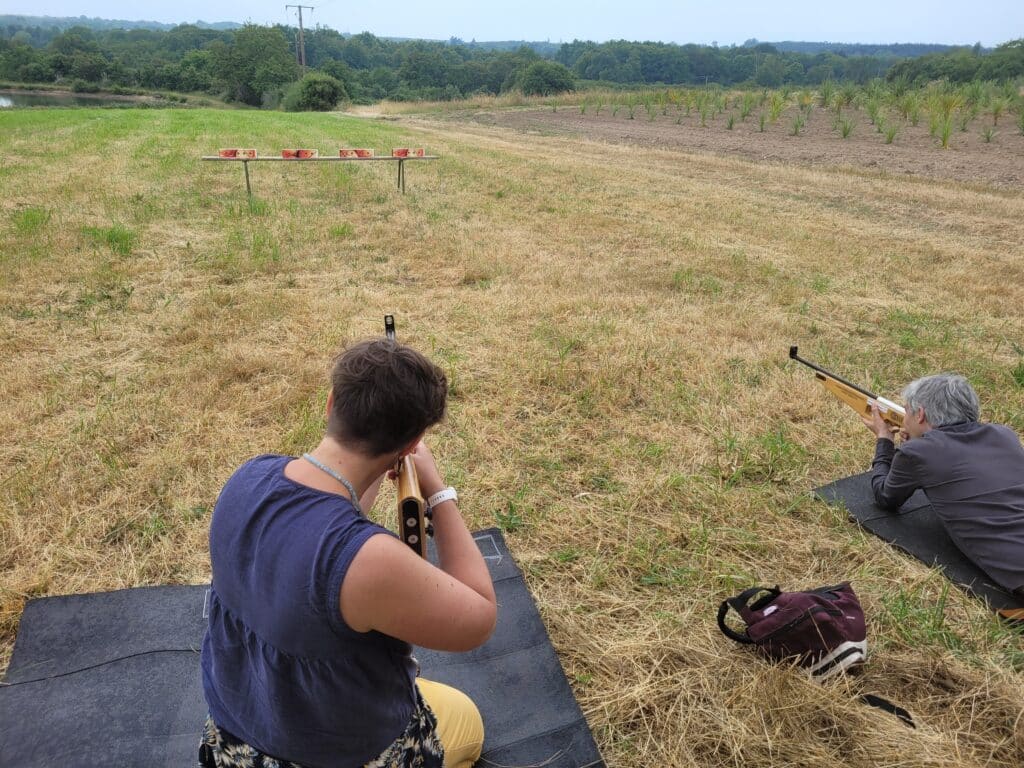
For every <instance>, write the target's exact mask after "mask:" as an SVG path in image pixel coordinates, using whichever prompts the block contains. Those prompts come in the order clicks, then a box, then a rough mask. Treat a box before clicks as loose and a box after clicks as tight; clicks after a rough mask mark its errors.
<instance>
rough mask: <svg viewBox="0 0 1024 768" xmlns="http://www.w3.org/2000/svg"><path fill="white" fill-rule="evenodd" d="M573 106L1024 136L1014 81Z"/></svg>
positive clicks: (845, 133) (635, 114) (594, 97)
mask: <svg viewBox="0 0 1024 768" xmlns="http://www.w3.org/2000/svg"><path fill="white" fill-rule="evenodd" d="M560 105H561V106H564V102H562V103H561V104H560V103H559V102H554V101H553V102H551V106H552V108H553V109H555V110H557V108H558V106H560ZM578 106H579V110H580V114H583V115H586V114H591V115H596V116H600V115H601V114H602V113H604V114H606V115H611V116H612V117H616V118H617V117H622V118H623V119H627V120H634V119H646V120H648V121H650V122H653V121H655V120H657V119H659V118H670V119H673V120H674V122H675V123H676V124H677V125H679V124H682V123H683V121H684V120H690V121H691V122H696V123H698V124H699V125H700V126H701V127H706V126H708V125H709V123H710V122H712V121H717V120H718V118H719V117H722V121H721V123H722V124H724V126H725V128H726V129H727V130H733V129H734V128H735V127H736V125H737V122H738V123H741V124H742V123H746V122H747V121H748V120H750V119H751V118H753V119H754V120H755V121H756V125H757V130H758V131H759V132H762V133H763V132H764V131H765V130H767V128H768V126H770V125H774V124H776V123H777V122H779V120H780V119H781V118H782V116H783V114H784V113H792V114H791V118H790V120H791V122H790V123H789V133H791V134H792V135H794V136H798V135H800V134H801V132H802V131H803V129H804V127H805V126H806V124H807V121H808V120H809V119H810V117H811V115H812V113H814V112H815V111H820V112H824V113H827V114H830V115H831V117H832V128H833V130H834V131H835V132H836V134H837V135H838V136H840V137H841V138H843V139H846V138H849V137H850V136H851V135H852V134H853V132H854V128H855V127H856V126H857V125H858V123H862V122H864V120H866V121H867V123H868V124H869V125H870V126H872V127H873V128H874V130H875V132H876V133H878V134H880V135H881V136H882V137H883V139H884V141H885V143H886V144H892V143H893V142H894V141H895V140H896V137H897V136H898V135H899V134H900V132H901V131H902V130H903V129H904V128H905V127H907V126H913V127H917V126H918V125H919V124H920V123H921V122H922V120H924V121H926V124H927V125H928V133H929V136H931V137H932V138H933V139H935V141H936V144H937V145H938V146H940V147H942V148H944V149H945V148H948V147H949V146H950V139H951V138H952V136H953V135H954V133H955V132H957V131H959V132H962V133H966V132H968V131H970V129H971V126H972V125H974V124H976V123H977V124H978V125H979V132H980V136H981V138H982V140H983V141H985V142H990V141H992V139H993V138H995V136H997V135H998V126H999V124H1000V120H1002V121H1003V124H1004V125H1005V124H1006V123H1008V122H1014V123H1015V124H1016V132H1017V133H1019V134H1021V135H1024V97H1022V96H1021V94H1020V92H1019V91H1018V87H1017V86H1016V85H1015V84H1014V83H1002V84H998V83H991V82H973V83H968V84H966V85H960V86H956V85H951V84H949V83H944V82H943V83H933V84H930V85H928V86H926V87H924V88H911V87H909V86H907V85H906V84H905V83H902V82H896V83H888V82H886V81H884V80H873V81H871V82H869V83H867V84H866V85H857V84H855V83H835V82H832V81H826V82H824V83H822V84H821V85H820V86H819V87H818V88H817V89H813V90H812V89H800V90H797V89H793V88H790V87H784V88H781V89H777V90H769V89H761V90H756V91H753V90H724V89H721V88H717V87H710V88H691V89H684V88H662V89H648V90H640V91H611V90H594V91H586V92H583V93H582V94H581V95H580V99H579V102H578Z"/></svg>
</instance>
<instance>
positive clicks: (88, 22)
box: [0, 14, 242, 32]
mask: <svg viewBox="0 0 1024 768" xmlns="http://www.w3.org/2000/svg"><path fill="white" fill-rule="evenodd" d="M186 23H191V24H192V26H195V27H199V28H201V29H238V28H239V27H241V26H242V25H241V24H238V23H237V22H234V21H216V22H213V23H209V22H205V21H196V22H181V24H186ZM177 26H179V24H164V23H162V22H159V21H125V20H123V19H99V18H94V17H89V16H14V15H10V14H3V15H0V27H39V28H41V29H70V28H71V27H87V28H88V29H156V30H161V31H164V32H166V31H167V30H169V29H174V28H175V27H177Z"/></svg>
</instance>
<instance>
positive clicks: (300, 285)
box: [0, 110, 1024, 768]
mask: <svg viewBox="0 0 1024 768" xmlns="http://www.w3.org/2000/svg"><path fill="white" fill-rule="evenodd" d="M222 146H251V147H257V148H258V149H259V150H260V151H261V152H264V153H272V152H274V151H276V150H277V149H279V148H281V147H285V146H303V147H306V146H310V147H317V148H319V149H320V151H321V153H323V154H334V153H335V152H336V149H337V148H338V147H339V146H368V147H374V148H376V149H377V150H378V152H381V151H388V150H390V148H391V147H393V146H423V147H426V148H427V149H428V151H430V152H432V153H437V154H440V155H441V156H442V159H441V160H440V161H437V162H433V163H417V164H410V165H409V167H408V182H407V183H408V194H406V195H405V196H402V195H401V194H400V193H398V192H397V191H396V190H395V182H394V177H393V173H394V169H393V168H392V167H391V166H390V164H383V163H381V164H375V165H373V166H359V167H355V166H353V165H351V164H340V163H334V164H327V163H322V164H316V165H305V166H301V167H300V166H299V165H298V164H295V165H288V166H284V164H270V163H266V164H256V165H254V166H253V168H252V172H253V185H254V192H255V196H256V197H255V200H254V202H253V204H252V206H251V207H250V205H249V204H248V203H247V200H246V198H245V190H244V183H243V179H242V172H241V169H240V168H239V167H237V166H235V165H229V164H219V163H201V162H200V161H199V160H198V158H199V156H201V155H203V154H209V153H211V152H213V151H215V150H216V149H217V148H218V147H222ZM0 193H2V196H0V231H2V237H0V323H2V328H3V334H2V348H0V349H2V352H3V356H2V362H0V366H2V368H0V374H2V375H0V429H2V431H3V434H4V440H3V441H2V443H0V466H2V467H3V478H2V485H0V590H2V591H0V647H2V651H3V657H2V658H0V662H3V663H5V660H6V658H7V657H8V656H9V653H10V650H11V647H12V645H13V639H14V634H15V631H16V628H17V623H18V619H19V616H20V612H21V609H22V606H23V605H24V602H25V601H26V600H27V599H29V598H32V597H35V596H40V595H49V594H61V593H69V592H82V591H91V590H100V589H113V588H119V587H127V586H134V585H142V584H160V583H198V582H201V581H203V580H204V579H207V578H208V577H209V564H208V557H207V551H206V532H207V526H208V522H209V515H210V510H211V507H212V505H213V503H214V501H215V499H216V495H217V493H218V491H219V489H220V486H221V484H222V483H223V482H224V480H225V479H226V478H227V477H228V475H229V474H230V473H231V472H232V471H233V469H234V468H235V467H236V466H237V465H238V464H239V463H240V462H242V461H243V460H245V459H246V458H248V457H250V456H252V455H255V454H258V453H262V452H292V453H294V452H301V451H302V450H304V449H306V448H308V447H310V446H312V445H314V444H315V441H316V440H317V438H318V436H319V431H320V429H321V413H322V410H323V406H324V402H325V398H326V390H325V384H326V372H327V370H328V368H329V364H330V359H331V357H332V355H333V353H334V352H335V351H336V350H337V348H338V347H339V346H340V345H341V344H342V343H343V342H345V341H346V340H354V339H358V338H363V337H366V336H370V335H377V334H379V333H380V332H381V325H382V317H383V315H384V314H385V313H389V312H390V313H393V314H395V315H396V318H397V322H398V332H399V335H400V338H401V339H402V340H404V341H407V342H408V343H411V344H413V345H414V346H416V347H418V348H420V349H421V350H423V351H425V352H427V353H429V354H430V355H431V356H432V357H433V358H434V359H435V360H437V361H438V362H439V363H440V364H442V365H443V366H444V368H445V369H446V371H447V372H448V375H449V379H450V381H451V382H452V401H451V413H450V417H449V419H448V421H447V422H446V423H445V424H444V425H443V426H442V427H440V428H439V429H438V430H437V432H436V434H435V435H434V436H433V438H432V444H433V446H434V450H435V453H436V454H437V455H438V456H439V458H440V461H441V463H442V465H443V467H444V469H445V471H446V474H447V478H448V480H449V482H451V484H453V485H455V486H457V487H458V488H459V493H460V499H462V500H463V501H464V504H463V509H464V511H465V513H466V514H467V516H468V518H469V522H470V524H471V526H472V527H474V528H480V527H485V526H489V525H494V524H497V525H500V526H501V527H502V528H503V529H504V530H505V531H506V536H507V539H508V541H509V545H510V548H511V549H512V551H513V553H514V554H515V556H516V558H517V560H518V562H519V563H520V564H521V565H522V567H523V568H524V571H525V572H526V575H527V580H528V583H529V585H530V588H531V590H532V592H533V594H534V595H535V597H536V599H537V602H538V605H539V606H540V608H541V611H542V613H543V616H544V619H545V622H546V624H547V626H548V628H549V631H550V632H551V635H552V638H553V641H554V643H555V646H556V648H557V649H558V652H559V654H560V657H561V659H562V663H563V665H564V667H565V669H566V672H567V674H568V675H569V678H570V681H571V682H572V684H573V686H574V688H575V691H576V693H577V696H578V698H579V700H580V702H581V704H582V706H583V708H584V711H585V712H586V715H587V718H588V721H589V723H590V725H591V727H592V729H593V730H594V733H595V736H596V738H597V740H598V743H599V745H600V747H601V750H602V752H603V753H604V756H605V758H606V760H607V762H608V764H609V765H611V766H621V767H623V768H639V767H640V766H654V765H657V766H689V765H722V766H753V767H765V768H767V767H768V766H772V767H773V768H777V767H778V766H822V767H824V766H828V767H829V768H832V767H833V766H864V767H865V768H867V767H868V766H883V765H884V766H949V765H963V766H1017V765H1020V764H1022V763H1024V692H1022V691H1024V687H1022V685H1021V683H1022V673H1024V642H1022V639H1021V636H1020V635H1019V634H1016V633H1014V632H1012V631H1010V630H1007V629H1005V628H1003V627H1001V626H999V625H998V624H997V623H996V622H995V621H994V620H993V619H992V618H991V617H990V615H989V614H988V612H987V611H986V610H985V609H984V608H983V607H982V606H981V605H979V604H978V603H977V602H976V601H974V600H972V599H969V598H967V597H965V596H964V595H962V594H961V593H960V592H959V591H958V590H956V589H950V588H948V585H947V582H946V581H945V580H944V579H943V578H942V577H941V576H940V575H938V574H937V573H936V572H934V571H931V570H929V569H927V568H925V567H923V566H921V565H919V564H918V563H916V562H914V561H911V560H909V559H907V558H906V557H904V556H901V555H900V554H898V553H897V552H895V551H894V550H893V549H891V548H890V547H888V546H886V545H884V544H882V543H881V542H880V541H878V540H876V539H874V538H873V537H871V536H868V535H865V534H863V533H861V532H860V531H859V530H858V529H857V528H856V527H854V526H853V525H852V524H850V523H849V522H847V520H846V518H845V515H844V514H843V513H841V512H839V511H836V510H834V509H831V508H829V507H826V506H825V505H823V504H821V503H819V502H816V501H814V500H812V499H811V498H810V496H809V490H810V489H811V488H813V487H815V486H817V485H821V484H823V483H826V482H829V481H831V480H834V479H836V478H838V477H842V476H846V475H849V474H853V473H855V472H860V471H863V470H864V469H866V468H867V466H868V464H869V461H870V457H871V455H872V450H873V438H872V437H871V436H870V435H869V433H868V432H867V431H866V430H865V429H864V427H863V426H862V425H861V424H860V423H859V421H858V420H857V419H856V418H855V417H854V416H853V414H852V413H851V412H849V411H848V410H844V409H843V408H842V406H840V405H839V404H838V403H835V402H833V401H831V400H830V399H829V398H828V396H827V395H826V394H825V393H824V392H823V391H822V390H821V388H820V387H819V386H818V385H817V384H816V383H815V382H814V380H813V377H812V376H810V375H809V372H808V371H807V370H806V369H803V368H800V367H798V366H794V365H792V364H790V363H789V361H788V360H787V351H788V347H789V345H791V344H799V345H800V348H801V353H802V354H803V355H804V356H806V357H809V358H811V359H814V360H816V361H817V362H819V363H821V364H822V365H825V366H827V367H830V368H831V369H833V370H835V371H836V372H837V373H840V374H842V375H845V376H846V377H848V378H852V379H857V380H860V381H861V382H863V383H864V384H866V385H869V386H871V387H873V388H875V389H877V390H878V391H880V393H883V394H886V395H888V396H890V397H893V396H896V395H898V393H899V390H900V389H901V387H902V385H903V384H904V383H905V382H906V381H908V380H909V379H910V378H913V377H915V376H919V375H923V374H926V373H930V372H934V371H937V370H957V371H959V372H962V373H964V374H966V375H968V376H969V377H970V379H971V381H972V382H973V383H974V385H975V387H976V388H977V389H978V391H979V394H980V396H981V399H982V412H983V417H984V418H985V419H987V420H993V421H1001V422H1004V423H1008V424H1010V425H1012V426H1013V427H1015V428H1016V429H1017V430H1018V432H1024V324H1022V317H1021V306H1022V305H1024V281H1022V279H1021V278H1022V268H1021V263H1020V255H1021V246H1022V243H1024V195H1022V194H1021V193H1020V192H1019V191H1015V190H1007V189H997V188H993V187H988V186H986V185H984V184H979V183H970V184H962V183H958V182H956V181H952V180H950V181H936V180H928V179H924V178H920V177H916V176H914V175H905V176H901V177H899V178H896V177H893V176H892V175H890V174H887V173H885V172H884V171H882V170H871V169H855V168H849V167H829V166H828V165H822V164H820V163H819V164H816V165H815V166H814V167H808V166H804V165H801V164H767V163H763V162H758V161H757V160H754V159H748V158H744V157H729V156H718V155H710V154H688V153H685V152H669V151H659V150H654V149H649V148H648V149H645V150H644V151H643V152H642V153H641V152H638V151H636V150H635V149H634V148H632V147H630V146H629V145H628V143H619V144H614V145H613V144H604V143H598V142H588V141H583V140H579V139H576V138H572V137H568V138H566V137H551V136H542V135H523V134H521V133H515V132H513V131H511V130H506V129H501V128H493V127H486V126H479V125H470V124H460V123H458V122H446V123H444V124H441V123H430V122H427V121H416V120H409V119H407V118H405V117H403V118H401V119H390V120H366V119H357V118H352V117H344V116H340V115H334V114H330V115H285V114H281V113H259V112H241V111H230V112H229V111H207V110H188V111H158V110H142V111H133V110H69V111H63V110H29V111H12V112H6V113H3V114H0ZM375 515H376V516H377V517H379V518H380V519H381V520H382V521H383V522H390V523H391V524H392V525H393V522H392V521H391V510H390V507H389V506H388V499H386V498H382V500H381V502H380V503H379V504H378V507H377V509H376V511H375ZM843 579H850V580H852V581H853V584H854V587H855V588H856V589H857V591H858V593H859V595H860V596H861V598H862V602H863V604H864V607H865V610H866V613H867V615H868V621H869V634H868V637H869V644H870V647H871V648H872V650H873V655H872V658H871V659H870V661H869V663H868V664H867V665H866V667H865V669H864V670H863V672H862V673H861V674H859V675H857V676H855V677H850V678H848V679H844V680H840V681H837V682H833V683H828V684H826V685H817V684H814V683H811V682H809V681H807V680H805V679H804V678H803V677H801V676H800V675H799V674H796V673H795V672H793V671H792V670H790V669H787V668H784V667H773V666H769V665H767V664H765V663H763V662H761V661H759V660H758V659H756V658H754V657H753V656H752V655H749V654H747V653H745V652H744V651H743V650H741V649H737V648H736V647H734V645H733V644H732V643H731V642H730V641H728V640H726V639H725V638H723V637H722V636H721V635H720V634H719V632H718V629H717V627H716V626H715V617H714V613H715V610H716V608H717V605H718V603H719V602H720V601H721V600H722V599H723V598H724V597H727V596H730V595H731V594H733V593H735V592H737V591H739V590H740V589H742V588H744V587H746V586H749V585H751V584H771V585H774V584H777V583H778V584H781V585H783V587H784V588H806V587H811V586H819V585H821V584H828V583H835V582H837V581H840V580H843ZM860 693H877V694H880V695H882V696H886V697H887V698H890V699H892V700H893V701H895V702H896V703H898V704H900V705H902V706H904V707H906V708H907V709H908V710H910V711H911V712H912V713H913V715H914V717H915V719H916V721H917V724H918V727H917V729H916V730H909V729H907V728H906V727H904V726H903V725H902V724H900V723H899V722H898V721H897V720H896V719H895V718H893V717H891V716H889V715H886V714H884V713H881V712H878V711H876V710H873V709H870V708H868V707H865V706H863V705H862V704H860V703H858V702H857V701H856V697H857V694H860ZM199 727H200V723H197V724H196V728H197V739H198V733H199Z"/></svg>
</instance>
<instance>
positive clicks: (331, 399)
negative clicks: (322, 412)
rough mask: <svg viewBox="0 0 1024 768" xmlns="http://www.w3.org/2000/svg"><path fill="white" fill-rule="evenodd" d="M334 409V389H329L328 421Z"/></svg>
mask: <svg viewBox="0 0 1024 768" xmlns="http://www.w3.org/2000/svg"><path fill="white" fill-rule="evenodd" d="M333 410H334V390H333V389H332V390H330V391H329V392H328V393H327V419H328V421H330V418H331V411H333Z"/></svg>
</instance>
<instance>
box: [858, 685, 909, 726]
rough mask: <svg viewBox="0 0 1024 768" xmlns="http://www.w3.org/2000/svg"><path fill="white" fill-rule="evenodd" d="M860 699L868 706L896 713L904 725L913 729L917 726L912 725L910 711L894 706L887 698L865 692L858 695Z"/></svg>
mask: <svg viewBox="0 0 1024 768" xmlns="http://www.w3.org/2000/svg"><path fill="white" fill-rule="evenodd" d="M860 700H861V701H863V702H864V703H865V704H867V705H869V706H872V707H877V708H878V709H881V710H883V711H885V712H888V713H889V714H890V715H896V717H898V718H899V719H900V720H902V721H903V723H904V725H908V726H910V727H911V728H915V729H916V728H917V726H916V725H914V718H912V717H911V716H910V713H909V712H907V710H905V709H904V708H903V707H898V706H896V705H895V704H893V703H892V702H891V701H889V700H888V699H883V698H882V697H881V696H875V695H874V694H873V693H865V694H863V695H862V696H861V697H860Z"/></svg>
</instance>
